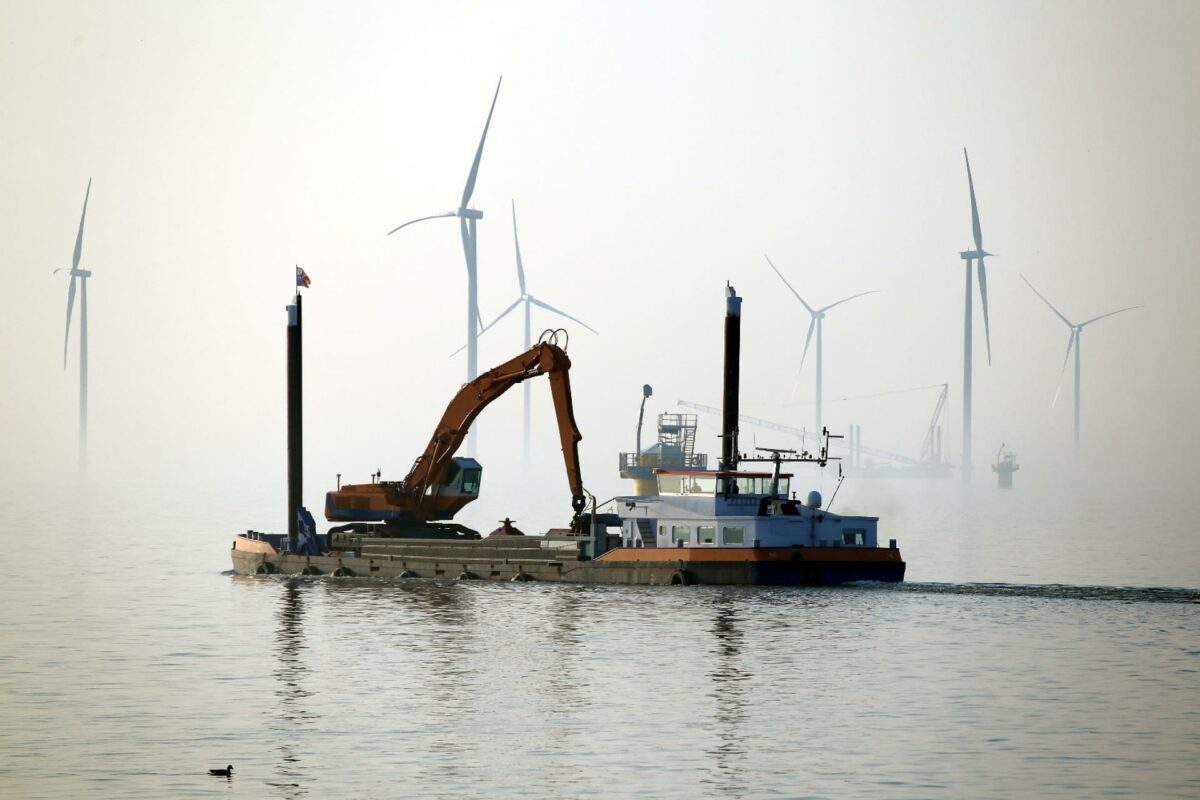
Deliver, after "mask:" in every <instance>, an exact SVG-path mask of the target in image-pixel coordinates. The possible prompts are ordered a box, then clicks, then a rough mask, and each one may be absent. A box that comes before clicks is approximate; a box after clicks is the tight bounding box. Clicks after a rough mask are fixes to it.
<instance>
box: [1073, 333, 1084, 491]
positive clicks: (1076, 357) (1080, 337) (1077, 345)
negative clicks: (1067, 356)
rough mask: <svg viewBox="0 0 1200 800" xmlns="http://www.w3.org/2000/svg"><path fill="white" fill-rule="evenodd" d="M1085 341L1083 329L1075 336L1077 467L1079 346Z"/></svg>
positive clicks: (1076, 455)
mask: <svg viewBox="0 0 1200 800" xmlns="http://www.w3.org/2000/svg"><path fill="white" fill-rule="evenodd" d="M1082 339H1083V328H1082V326H1080V330H1079V331H1078V332H1077V333H1076V334H1075V466H1077V467H1078V466H1079V389H1080V387H1079V345H1080V344H1081V341H1080V340H1082Z"/></svg>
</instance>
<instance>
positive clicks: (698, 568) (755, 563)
mask: <svg viewBox="0 0 1200 800" xmlns="http://www.w3.org/2000/svg"><path fill="white" fill-rule="evenodd" d="M768 452H769V455H768V456H767V457H765V458H758V459H742V461H743V463H744V462H746V461H768V462H772V463H773V464H774V469H773V470H772V471H771V472H749V471H736V472H734V471H724V472H723V471H708V470H689V469H655V470H653V473H654V475H655V477H656V478H657V486H658V493H657V495H649V496H648V495H638V496H629V497H618V498H616V500H615V504H616V506H617V508H618V510H617V514H618V516H619V517H620V518H621V547H620V549H618V550H614V551H610V552H609V553H607V554H605V556H603V557H602V559H601V560H609V559H611V560H617V561H622V562H635V563H644V564H647V565H649V564H653V563H656V562H663V561H667V562H670V561H675V562H678V564H679V565H680V568H681V569H682V570H683V571H684V575H683V578H684V580H687V581H695V582H697V583H748V584H806V585H811V584H837V583H846V582H849V581H893V582H894V581H901V580H903V579H904V566H905V565H904V561H903V560H902V559H901V558H900V551H899V549H897V547H896V542H895V540H892V541H891V542H890V543H889V546H888V547H886V548H881V547H879V546H878V542H877V536H878V523H879V518H878V517H864V516H852V515H842V514H834V513H832V512H830V511H827V510H825V509H823V508H822V498H821V493H820V492H818V491H811V492H809V493H808V496H807V498H806V500H805V502H800V501H799V500H797V499H796V498H795V495H790V496H789V489H790V485H791V481H792V479H793V477H794V476H793V475H792V474H789V473H782V472H781V471H780V468H781V465H782V464H784V463H788V462H805V463H812V464H818V465H821V466H824V465H825V463H826V460H827V455H826V454H827V453H828V432H827V431H826V442H825V445H824V446H823V447H822V451H821V453H819V454H817V455H816V456H810V455H809V454H808V453H799V454H796V453H794V452H793V451H788V450H770V451H768ZM788 456H794V457H791V458H789V457H788ZM672 575H673V577H675V579H676V580H679V578H678V577H677V576H674V574H672Z"/></svg>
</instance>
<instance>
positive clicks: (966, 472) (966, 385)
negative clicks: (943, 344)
mask: <svg viewBox="0 0 1200 800" xmlns="http://www.w3.org/2000/svg"><path fill="white" fill-rule="evenodd" d="M966 262H967V294H966V305H965V308H964V311H963V423H962V424H963V440H962V474H963V478H964V479H965V478H967V477H968V476H970V474H971V327H972V326H971V300H972V297H971V295H972V294H973V292H972V288H973V286H972V281H971V259H969V258H968V259H966Z"/></svg>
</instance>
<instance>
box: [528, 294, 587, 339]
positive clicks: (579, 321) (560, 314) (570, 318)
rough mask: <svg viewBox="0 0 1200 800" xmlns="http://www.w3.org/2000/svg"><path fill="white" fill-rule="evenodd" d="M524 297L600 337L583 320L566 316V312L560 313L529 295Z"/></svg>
mask: <svg viewBox="0 0 1200 800" xmlns="http://www.w3.org/2000/svg"><path fill="white" fill-rule="evenodd" d="M526 297H528V298H529V302H531V303H533V304H534V305H535V306H541V307H542V308H544V309H546V310H547V311H550V312H553V313H555V314H558V315H559V316H560V317H566V318H567V319H569V320H571V321H573V322H578V323H579V324H580V325H582V326H583V327H585V328H587V329H588V330H589V331H591V332H592V333H594V334H596V335H597V336H599V335H600V331H598V330H596V329H595V328H593V327H592V326H591V325H588V324H587V323H586V322H584V321H583V320H581V319H576V318H575V317H572V316H571V315H570V314H568V313H567V312H565V311H560V310H559V309H557V308H555V307H554V306H552V305H550V304H549V303H543V302H542V301H541V300H538V299H537V298H536V297H532V296H530V295H526Z"/></svg>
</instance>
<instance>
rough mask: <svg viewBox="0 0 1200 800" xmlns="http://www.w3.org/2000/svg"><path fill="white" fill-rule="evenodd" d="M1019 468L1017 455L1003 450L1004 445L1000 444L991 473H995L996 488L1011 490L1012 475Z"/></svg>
mask: <svg viewBox="0 0 1200 800" xmlns="http://www.w3.org/2000/svg"><path fill="white" fill-rule="evenodd" d="M1020 468H1021V465H1020V464H1018V463H1017V454H1016V453H1014V452H1013V451H1012V450H1005V449H1004V444H1003V443H1001V445H1000V449H999V450H997V451H996V463H995V464H992V472H994V473H996V486H997V487H999V488H1001V489H1011V488H1012V481H1013V478H1012V476H1013V473H1014V472H1016V471H1017V470H1019V469H1020Z"/></svg>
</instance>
